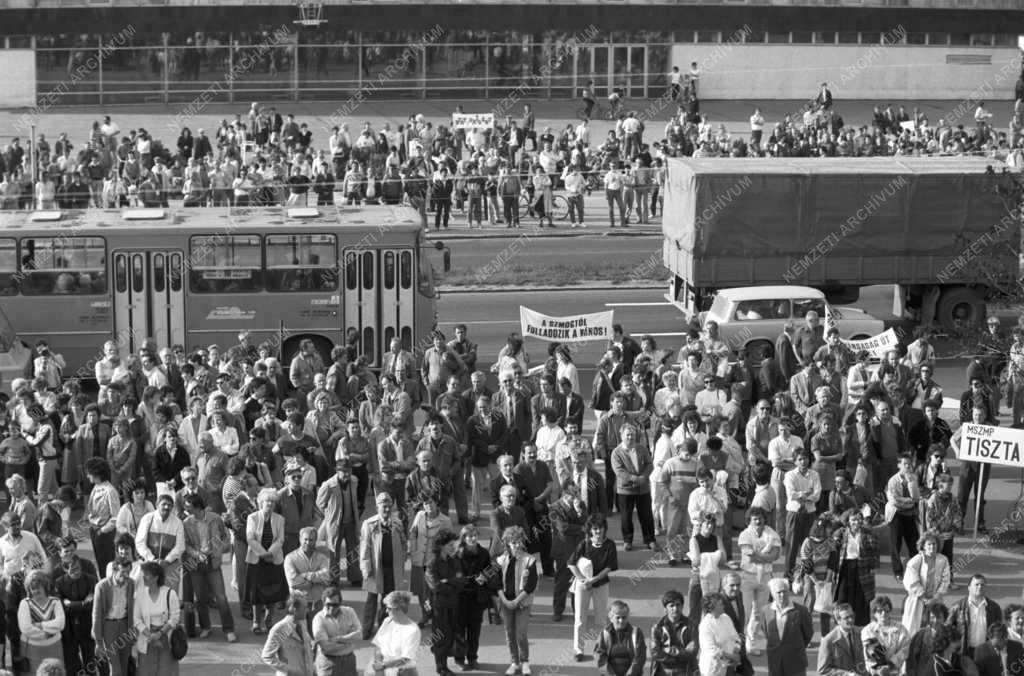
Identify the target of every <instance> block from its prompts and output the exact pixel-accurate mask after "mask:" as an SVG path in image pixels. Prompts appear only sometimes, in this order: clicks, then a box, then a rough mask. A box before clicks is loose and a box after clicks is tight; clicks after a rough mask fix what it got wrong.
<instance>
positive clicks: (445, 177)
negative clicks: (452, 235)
mask: <svg viewBox="0 0 1024 676" xmlns="http://www.w3.org/2000/svg"><path fill="white" fill-rule="evenodd" d="M454 189H455V181H454V179H452V175H451V172H450V171H449V169H448V166H447V165H442V166H441V168H440V169H438V170H437V171H436V172H434V186H433V190H432V191H431V201H432V202H433V207H434V230H440V229H441V224H442V223H443V224H444V227H445V230H447V229H448V220H449V219H450V218H451V215H452V191H453V190H454Z"/></svg>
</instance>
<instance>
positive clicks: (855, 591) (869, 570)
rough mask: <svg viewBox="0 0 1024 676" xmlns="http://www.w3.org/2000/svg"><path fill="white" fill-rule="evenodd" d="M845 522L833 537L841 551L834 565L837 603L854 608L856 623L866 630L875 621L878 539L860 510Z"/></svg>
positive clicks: (845, 518)
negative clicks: (873, 615)
mask: <svg viewBox="0 0 1024 676" xmlns="http://www.w3.org/2000/svg"><path fill="white" fill-rule="evenodd" d="M842 520H843V523H845V524H846V525H845V526H843V527H841V528H839V529H838V530H837V531H836V532H835V534H834V535H833V537H834V538H835V541H836V550H837V556H836V557H835V558H834V559H832V564H831V567H832V570H833V572H835V574H836V590H835V601H836V603H849V604H850V605H851V606H853V613H854V622H855V623H856V624H857V626H858V627H863V626H866V625H867V624H868V623H869V622H870V621H871V600H872V599H873V598H875V569H876V568H878V539H877V538H876V537H875V534H874V533H872V532H871V531H870V530H869V529H867V528H865V527H864V517H863V515H862V514H861V513H860V512H859V511H857V510H854V509H851V510H849V511H847V512H846V513H845V514H844V515H843V517H842Z"/></svg>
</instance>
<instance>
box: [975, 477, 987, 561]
mask: <svg viewBox="0 0 1024 676" xmlns="http://www.w3.org/2000/svg"><path fill="white" fill-rule="evenodd" d="M978 464H979V465H981V467H980V468H979V469H978V483H977V484H976V485H975V486H974V539H975V541H977V539H978V520H979V519H980V518H981V487H982V486H984V485H985V469H986V468H987V467H988V464H987V463H984V462H981V463H978Z"/></svg>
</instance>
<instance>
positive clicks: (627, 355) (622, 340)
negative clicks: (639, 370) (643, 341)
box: [608, 324, 643, 373]
mask: <svg viewBox="0 0 1024 676" xmlns="http://www.w3.org/2000/svg"><path fill="white" fill-rule="evenodd" d="M613 346H614V347H617V348H619V353H620V354H621V355H622V372H623V373H632V372H633V362H635V361H636V358H637V357H638V356H639V355H640V353H641V352H643V349H642V348H641V347H640V343H638V342H636V340H635V339H633V338H632V337H630V336H627V335H626V332H625V330H623V328H622V324H614V325H613V326H612V339H611V340H610V341H608V347H609V348H611V347H613Z"/></svg>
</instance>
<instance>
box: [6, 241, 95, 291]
mask: <svg viewBox="0 0 1024 676" xmlns="http://www.w3.org/2000/svg"><path fill="white" fill-rule="evenodd" d="M106 257H107V251H106V246H105V244H104V242H103V239H102V238H101V237H26V238H25V239H22V240H21V269H22V272H23V275H24V279H23V284H22V286H21V289H22V292H23V293H25V294H31V295H50V294H60V295H88V294H100V293H106V291H107V266H106Z"/></svg>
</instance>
